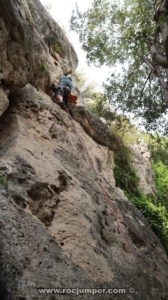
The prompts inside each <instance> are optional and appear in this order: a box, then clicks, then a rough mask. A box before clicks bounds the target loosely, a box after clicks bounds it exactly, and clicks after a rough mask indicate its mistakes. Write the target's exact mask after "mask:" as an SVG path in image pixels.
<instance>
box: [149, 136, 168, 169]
mask: <svg viewBox="0 0 168 300" xmlns="http://www.w3.org/2000/svg"><path fill="white" fill-rule="evenodd" d="M149 150H150V152H151V156H152V160H153V162H154V163H157V162H159V161H161V162H162V163H163V164H164V165H166V166H168V139H167V138H164V137H160V136H151V137H150V140H149Z"/></svg>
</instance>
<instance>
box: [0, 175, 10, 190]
mask: <svg viewBox="0 0 168 300" xmlns="http://www.w3.org/2000/svg"><path fill="white" fill-rule="evenodd" d="M0 184H1V185H3V186H4V188H5V189H6V190H7V189H8V182H7V179H6V177H5V176H0Z"/></svg>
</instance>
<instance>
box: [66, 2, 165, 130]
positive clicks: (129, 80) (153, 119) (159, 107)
mask: <svg viewBox="0 0 168 300" xmlns="http://www.w3.org/2000/svg"><path fill="white" fill-rule="evenodd" d="M162 2H163V1H162V0H156V1H155V2H154V3H153V1H152V0H147V1H146V0H125V1H121V2H120V1H118V0H93V1H92V4H91V8H89V9H88V10H87V11H86V12H85V13H81V12H80V11H79V9H78V7H76V10H75V11H74V12H73V15H72V18H71V28H72V30H74V31H76V32H77V33H78V35H79V39H80V41H81V44H82V47H83V49H84V50H85V51H86V52H87V59H88V62H92V63H94V64H96V65H98V66H101V65H103V64H105V65H108V66H114V67H115V68H113V69H112V70H114V71H113V72H112V74H111V77H110V78H109V79H108V81H107V82H106V84H105V96H106V98H107V99H110V102H111V104H112V105H113V106H114V107H115V108H116V109H117V110H118V111H120V112H121V111H122V112H123V114H125V115H126V114H127V116H128V115H129V114H130V113H134V115H136V116H138V117H141V119H142V121H143V122H144V125H145V126H146V128H147V129H149V130H151V129H154V130H156V129H157V130H158V128H159V126H158V119H159V118H160V117H163V116H164V113H166V112H167V106H166V104H165V99H164V89H163V85H162V84H161V80H160V78H162V80H163V81H164V80H165V82H167V72H166V70H165V69H163V68H160V66H159V65H157V63H156V61H154V55H153V54H152V52H151V48H150V46H151V43H152V42H153V41H154V42H153V43H154V46H155V42H156V44H157V43H158V44H157V47H159V51H160V53H162V54H163V55H164V54H165V52H166V49H165V48H164V45H165V44H164V43H163V37H162V30H161V29H160V28H161V27H162V26H163V27H164V21H165V20H162V19H161V17H159V20H157V21H155V20H154V16H155V14H156V12H157V10H158V8H160V6H161V4H162ZM155 57H156V56H155ZM156 65H157V67H158V68H159V69H157V71H156V69H155V67H156ZM159 74H160V75H159ZM159 77H160V78H159ZM163 81H162V82H163ZM165 122H166V120H165ZM161 124H162V125H163V126H162V128H163V129H162V130H164V132H167V130H168V128H167V127H166V124H163V122H162V123H161ZM165 127H166V128H165ZM159 129H160V128H159ZM160 130H161V129H160Z"/></svg>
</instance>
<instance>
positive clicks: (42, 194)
mask: <svg viewBox="0 0 168 300" xmlns="http://www.w3.org/2000/svg"><path fill="white" fill-rule="evenodd" d="M67 184H68V183H67V177H66V175H65V174H64V173H60V174H59V176H58V180H57V182H56V185H49V184H48V183H43V182H36V183H35V184H33V186H32V187H31V189H30V190H29V191H28V204H29V207H30V210H31V212H32V213H33V214H34V215H36V217H37V218H38V219H39V220H40V221H41V222H43V223H44V224H45V225H46V226H50V224H51V222H52V220H53V218H54V215H55V211H56V209H57V206H58V203H59V202H60V196H59V194H60V193H61V192H62V191H64V190H66V188H67Z"/></svg>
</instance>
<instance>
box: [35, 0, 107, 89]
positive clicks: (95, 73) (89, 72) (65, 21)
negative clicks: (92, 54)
mask: <svg viewBox="0 0 168 300" xmlns="http://www.w3.org/2000/svg"><path fill="white" fill-rule="evenodd" d="M40 1H41V3H42V4H43V5H44V6H46V5H47V6H48V7H49V11H50V14H51V15H52V17H53V18H54V19H55V20H56V22H57V23H58V24H59V25H60V26H61V27H63V28H64V29H65V31H66V33H67V37H68V39H69V40H70V42H71V44H72V45H73V46H74V49H75V51H76V53H77V55H78V59H79V65H78V69H77V71H82V72H83V73H84V74H85V75H86V77H87V78H88V83H89V82H96V86H97V90H101V87H102V83H103V81H104V80H105V79H106V78H107V77H108V75H109V68H107V67H101V68H100V67H99V68H97V67H94V66H93V65H92V66H90V67H89V66H88V65H87V62H86V53H85V52H84V51H83V50H82V49H81V45H80V42H79V39H78V35H77V34H76V33H74V32H72V31H71V30H70V23H69V21H70V18H71V15H72V11H73V9H74V8H75V3H77V4H78V7H79V9H80V10H81V11H85V10H87V9H88V8H89V6H90V5H91V3H92V0H40Z"/></svg>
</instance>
